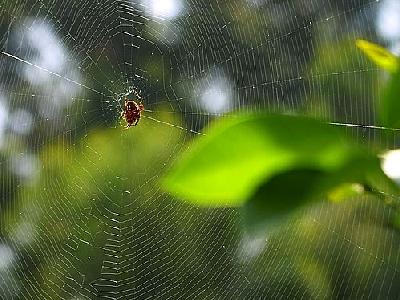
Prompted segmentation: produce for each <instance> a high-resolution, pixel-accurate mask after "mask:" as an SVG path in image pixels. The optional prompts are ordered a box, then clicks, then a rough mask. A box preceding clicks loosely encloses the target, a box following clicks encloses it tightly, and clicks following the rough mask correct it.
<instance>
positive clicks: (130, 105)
mask: <svg viewBox="0 0 400 300" xmlns="http://www.w3.org/2000/svg"><path fill="white" fill-rule="evenodd" d="M143 110H144V106H143V104H142V103H141V102H139V103H136V102H135V101H133V100H128V99H125V104H124V110H123V111H122V112H121V117H123V118H124V119H125V121H126V126H125V129H128V128H129V127H131V126H136V125H137V124H138V123H139V120H140V117H141V114H142V111H143Z"/></svg>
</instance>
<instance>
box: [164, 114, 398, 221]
mask: <svg viewBox="0 0 400 300" xmlns="http://www.w3.org/2000/svg"><path fill="white" fill-rule="evenodd" d="M299 170H300V171H299ZM304 172H305V173H304ZM282 174H283V175H282ZM316 174H318V176H316ZM306 175H307V176H306ZM308 175H310V176H308ZM311 175H315V176H311ZM345 182H349V183H353V182H354V183H362V184H368V185H377V184H378V183H379V184H380V186H381V185H382V183H383V185H387V183H388V182H389V180H388V179H387V178H386V176H385V175H384V174H383V172H382V171H381V169H380V166H379V161H378V159H377V158H376V157H375V156H373V155H369V154H367V153H366V152H364V151H362V150H361V149H360V148H359V147H358V146H357V145H355V144H354V143H352V142H351V141H349V140H348V139H347V138H346V137H345V136H344V134H343V133H342V132H341V130H339V129H338V128H335V127H333V126H332V125H329V124H325V123H321V122H319V121H316V120H312V119H307V118H302V117H294V116H285V115H269V114H247V115H240V116H232V117H229V118H226V119H224V120H223V121H220V122H217V123H216V124H215V125H214V126H213V127H212V128H210V130H209V131H208V133H207V135H206V136H205V137H202V138H200V139H199V140H197V141H196V142H195V143H194V144H193V145H192V146H191V147H190V148H189V150H188V151H187V152H186V153H184V155H183V157H182V159H181V161H179V163H177V164H176V165H175V166H174V168H173V169H172V170H171V172H170V173H169V175H168V176H167V177H166V178H165V180H164V186H165V188H166V189H167V190H168V191H169V192H171V193H172V194H174V195H176V196H178V197H180V198H183V199H186V200H188V201H190V202H192V203H194V204H197V205H205V206H240V205H243V204H244V203H245V202H246V201H248V200H249V199H253V200H250V203H252V201H253V202H254V201H258V200H254V199H262V201H264V203H263V204H262V210H263V211H264V212H262V213H261V214H264V213H265V212H266V211H268V210H269V211H270V212H271V213H273V212H277V213H278V214H279V210H285V211H286V210H292V209H294V208H295V207H297V206H299V205H302V204H303V203H304V202H306V201H308V200H310V196H314V195H316V194H320V193H321V192H325V191H326V190H327V188H333V187H335V186H336V185H340V184H343V183H345ZM389 185H392V184H391V183H389ZM260 186H261V189H260ZM257 190H259V192H256V191H257ZM260 190H261V191H262V193H261V194H260ZM254 195H255V196H254ZM278 202H279V203H278ZM254 207H255V209H251V210H253V211H254V212H255V210H257V209H258V208H259V206H258V205H255V206H254ZM266 214H269V212H268V213H266ZM251 215H252V213H251Z"/></svg>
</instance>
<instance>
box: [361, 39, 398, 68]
mask: <svg viewBox="0 0 400 300" xmlns="http://www.w3.org/2000/svg"><path fill="white" fill-rule="evenodd" d="M356 45H357V47H358V48H359V49H361V50H362V51H363V52H364V53H365V54H366V55H367V56H368V57H369V58H370V59H371V60H372V61H373V62H374V63H375V64H376V65H378V66H379V67H381V68H383V69H384V70H387V71H389V72H392V73H394V72H396V70H397V68H398V58H397V57H396V56H395V55H394V54H393V53H391V52H390V51H388V50H387V49H385V48H383V47H381V46H379V45H377V44H374V43H371V42H368V41H365V40H357V41H356Z"/></svg>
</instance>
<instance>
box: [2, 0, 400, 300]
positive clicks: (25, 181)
mask: <svg viewBox="0 0 400 300" xmlns="http://www.w3.org/2000/svg"><path fill="white" fill-rule="evenodd" d="M393 3H394V4H393ZM388 7H389V8H390V7H391V8H392V9H388ZM393 7H394V8H396V4H395V2H393V1H390V0H386V1H370V0H350V1H349V0H336V1H333V0H312V1H302V0H296V1H270V0H265V1H263V0H235V1H221V0H219V1H211V0H210V1H200V0H186V1H183V0H168V1H161V0H160V1H155V0H143V1H139V0H132V1H117V0H110V1H108V0H101V1H100V0H99V1H91V0H84V1H73V0H65V1H58V0H15V1H3V2H2V3H0V46H1V51H0V52H1V53H0V74H1V77H0V155H1V165H0V167H1V175H0V177H1V187H0V189H1V199H0V213H1V215H2V218H1V219H0V298H1V299H149V298H157V299H262V298H271V299H281V298H282V299H283V298H285V299H286V298H306V299H309V298H318V299H319V298H350V299H358V298H372V299H377V298H379V299H385V298H396V297H397V296H398V294H399V288H398V287H397V285H396V282H397V281H398V280H399V275H400V274H399V271H400V267H399V259H400V257H399V251H398V249H399V238H398V235H397V233H396V230H395V228H394V225H393V223H392V222H391V221H392V220H393V218H394V217H395V211H394V210H393V208H392V207H391V206H388V205H384V204H383V203H380V202H379V201H376V199H370V198H368V197H363V198H362V199H354V201H349V202H345V203H340V204H332V203H324V204H321V205H320V206H316V207H312V208H309V209H305V211H303V212H300V213H299V214H298V216H296V217H295V218H293V219H292V220H291V222H290V224H288V225H287V226H286V227H285V228H283V229H282V230H281V231H280V232H279V233H278V234H275V235H272V236H269V237H267V238H266V237H264V236H249V235H247V234H246V232H243V230H242V227H241V226H240V225H241V219H240V212H239V211H238V210H235V209H200V208H196V207H192V206H190V205H186V204H184V203H181V202H179V201H176V199H172V198H171V197H170V196H168V195H166V194H164V193H163V192H162V191H161V190H160V188H159V181H160V179H161V177H162V174H163V172H164V171H165V170H166V168H167V167H168V166H169V165H170V164H171V163H172V162H173V161H174V159H175V157H176V156H177V155H178V154H179V153H180V151H182V150H183V149H185V148H187V147H188V146H187V145H188V142H190V141H191V140H192V139H193V138H195V137H196V136H197V135H202V134H205V133H204V128H205V127H207V125H208V124H209V123H210V122H211V121H213V120H215V119H217V118H221V117H223V116H224V115H225V114H226V113H229V111H232V110H236V111H261V110H268V111H272V112H285V113H292V112H297V113H300V114H304V115H311V116H316V117H319V118H323V119H325V120H326V121H327V122H329V123H331V124H332V126H345V127H346V128H347V130H348V133H349V135H353V136H355V137H357V138H358V139H359V140H360V141H361V142H362V143H364V144H366V145H367V146H368V147H371V149H372V148H373V147H377V146H378V147H385V148H394V147H395V146H396V145H397V134H398V133H397V129H395V128H384V127H381V126H380V124H379V123H377V121H376V120H375V118H374V115H375V107H374V105H375V103H377V101H379V96H378V95H379V92H380V90H381V87H382V84H383V82H384V81H385V76H384V75H383V74H382V73H381V72H380V71H379V70H378V69H377V68H376V67H374V66H373V65H371V64H370V63H369V62H368V61H367V60H366V59H364V58H363V57H362V56H361V55H360V53H358V52H357V50H356V49H355V47H354V40H355V39H357V38H366V39H370V40H374V41H375V40H378V41H379V40H381V41H386V42H388V45H389V46H390V47H392V48H393V49H396V43H395V42H396V38H398V37H397V36H395V35H394V33H393V32H389V33H388V32H385V31H384V26H383V25H382V19H385V17H382V14H383V12H385V11H388V10H389V11H392V12H393V11H395V9H393ZM397 8H398V7H397ZM387 18H389V17H387ZM379 20H381V21H379ZM392 28H393V24H392ZM385 39H386V40H385ZM136 94H137V95H139V96H140V97H141V99H142V100H143V104H144V106H145V111H144V113H143V116H142V119H141V120H140V122H139V124H138V126H136V127H133V128H130V129H129V130H124V129H123V127H124V125H125V124H124V120H121V118H120V115H121V111H122V108H123V103H124V100H125V98H128V99H133V100H135V99H136V98H135V95H136ZM205 188H206V187H205ZM393 206H394V205H393Z"/></svg>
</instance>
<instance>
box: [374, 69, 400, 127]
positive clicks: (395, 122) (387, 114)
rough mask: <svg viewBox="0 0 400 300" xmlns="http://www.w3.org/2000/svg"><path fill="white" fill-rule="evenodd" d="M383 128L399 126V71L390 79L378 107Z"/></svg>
mask: <svg viewBox="0 0 400 300" xmlns="http://www.w3.org/2000/svg"><path fill="white" fill-rule="evenodd" d="M379 108H380V109H379V111H380V118H381V121H382V124H383V126H388V127H394V128H399V126H400V69H399V70H397V71H396V72H395V73H394V74H393V75H392V76H391V78H390V80H389V83H388V85H387V86H386V89H385V91H384V94H383V99H382V101H381V103H380V107H379Z"/></svg>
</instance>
